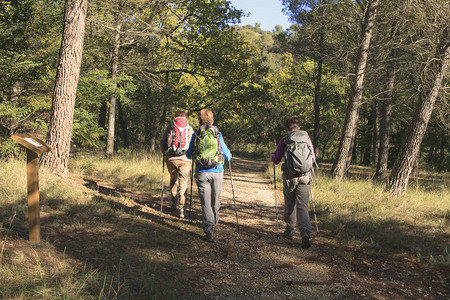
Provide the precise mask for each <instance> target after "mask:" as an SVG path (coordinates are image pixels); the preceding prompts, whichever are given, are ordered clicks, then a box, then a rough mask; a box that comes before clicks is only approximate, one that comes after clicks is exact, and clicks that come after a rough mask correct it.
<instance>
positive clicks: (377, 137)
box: [371, 101, 380, 166]
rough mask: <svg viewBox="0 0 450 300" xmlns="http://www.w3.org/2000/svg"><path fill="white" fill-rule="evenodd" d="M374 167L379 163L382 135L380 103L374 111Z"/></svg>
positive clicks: (376, 104) (372, 162)
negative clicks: (379, 115) (380, 133)
mask: <svg viewBox="0 0 450 300" xmlns="http://www.w3.org/2000/svg"><path fill="white" fill-rule="evenodd" d="M372 122H373V124H372V160H371V164H372V166H376V164H377V163H378V153H379V151H378V149H379V148H378V145H379V144H380V135H379V134H378V132H379V127H380V119H379V118H378V103H377V101H375V104H374V107H373V111H372Z"/></svg>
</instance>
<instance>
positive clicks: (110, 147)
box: [106, 16, 122, 158]
mask: <svg viewBox="0 0 450 300" xmlns="http://www.w3.org/2000/svg"><path fill="white" fill-rule="evenodd" d="M121 28H122V19H121V17H120V16H117V23H116V30H115V34H114V45H113V52H112V58H111V60H112V62H111V79H112V80H113V81H114V79H115V78H116V77H117V74H118V65H119V48H120V29H121ZM113 88H114V89H116V88H117V83H116V82H114V83H113ZM116 102H117V99H116V95H112V96H111V99H110V102H109V115H108V139H107V143H106V157H108V158H111V157H112V156H113V154H114V137H115V125H116Z"/></svg>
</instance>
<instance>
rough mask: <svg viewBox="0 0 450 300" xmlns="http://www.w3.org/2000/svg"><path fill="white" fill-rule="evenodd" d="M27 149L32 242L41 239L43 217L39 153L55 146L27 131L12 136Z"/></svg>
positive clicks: (29, 235) (30, 238) (29, 222)
mask: <svg viewBox="0 0 450 300" xmlns="http://www.w3.org/2000/svg"><path fill="white" fill-rule="evenodd" d="M11 138H12V139H13V140H15V141H16V142H18V143H19V144H21V145H22V146H24V147H25V148H26V150H27V190H28V227H29V228H28V231H29V234H28V237H29V240H30V242H35V243H39V242H40V241H41V218H40V207H39V165H38V158H39V154H41V153H44V152H47V151H51V150H52V149H53V148H52V147H51V146H50V145H48V144H46V143H45V142H43V141H41V140H40V139H38V138H36V137H34V136H32V135H31V134H27V133H19V134H14V135H12V136H11Z"/></svg>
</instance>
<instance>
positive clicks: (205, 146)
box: [186, 109, 231, 242]
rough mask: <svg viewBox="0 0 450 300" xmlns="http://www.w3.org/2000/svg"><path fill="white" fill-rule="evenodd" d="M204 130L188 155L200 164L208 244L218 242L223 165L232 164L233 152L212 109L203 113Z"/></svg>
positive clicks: (197, 173)
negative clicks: (217, 125) (216, 122)
mask: <svg viewBox="0 0 450 300" xmlns="http://www.w3.org/2000/svg"><path fill="white" fill-rule="evenodd" d="M199 121H200V128H199V129H198V130H197V131H196V132H195V133H194V134H193V135H192V138H191V141H190V144H189V148H188V150H187V151H186V156H187V157H188V158H189V159H193V161H195V163H196V167H195V182H196V183H197V188H198V194H199V197H200V202H201V205H202V215H203V224H202V227H203V231H204V232H205V234H206V236H205V239H206V240H207V241H208V242H214V237H213V234H214V228H215V226H216V225H217V223H218V222H219V209H220V199H219V196H220V192H221V191H222V182H223V172H224V168H223V162H224V159H225V161H230V159H231V152H230V150H229V149H228V147H227V145H226V144H225V141H224V140H223V136H222V133H221V132H220V131H219V129H218V128H217V127H216V126H214V125H213V123H214V115H213V113H212V112H211V111H210V110H208V109H202V110H201V111H200V113H199Z"/></svg>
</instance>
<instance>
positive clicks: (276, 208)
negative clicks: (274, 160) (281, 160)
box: [272, 164, 280, 230]
mask: <svg viewBox="0 0 450 300" xmlns="http://www.w3.org/2000/svg"><path fill="white" fill-rule="evenodd" d="M272 165H273V185H274V188H275V214H276V216H277V230H279V229H280V225H279V223H278V201H277V177H276V173H275V164H272Z"/></svg>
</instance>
